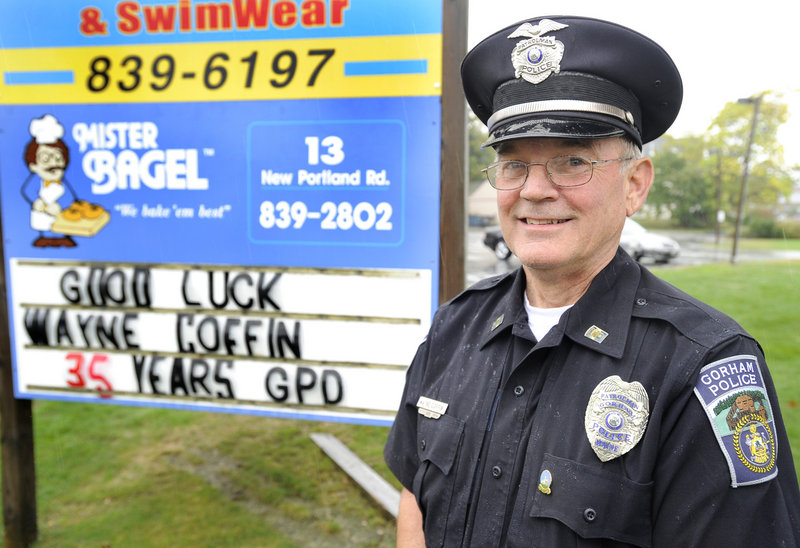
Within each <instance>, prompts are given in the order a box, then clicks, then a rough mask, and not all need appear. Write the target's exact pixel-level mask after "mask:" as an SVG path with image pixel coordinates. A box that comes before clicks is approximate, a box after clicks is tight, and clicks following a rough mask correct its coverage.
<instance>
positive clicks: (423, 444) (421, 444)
mask: <svg viewBox="0 0 800 548" xmlns="http://www.w3.org/2000/svg"><path fill="white" fill-rule="evenodd" d="M419 448H420V449H422V450H423V451H425V440H422V441H421V442H419Z"/></svg>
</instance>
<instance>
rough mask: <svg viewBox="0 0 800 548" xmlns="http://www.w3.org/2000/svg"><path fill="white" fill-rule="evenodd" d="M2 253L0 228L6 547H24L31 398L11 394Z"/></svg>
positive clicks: (32, 497) (31, 511)
mask: <svg viewBox="0 0 800 548" xmlns="http://www.w3.org/2000/svg"><path fill="white" fill-rule="evenodd" d="M6 295H7V293H6V272H5V254H4V253H3V233H2V229H0V428H2V459H3V464H2V467H3V473H2V476H3V524H4V527H5V544H4V545H5V548H26V547H27V546H29V545H30V544H31V543H32V542H33V541H34V540H36V537H37V535H38V529H37V526H36V469H35V465H34V460H33V454H34V453H33V415H32V412H31V407H32V406H31V400H21V399H17V398H15V397H14V380H13V376H12V371H11V337H10V333H9V325H8V303H7V299H6Z"/></svg>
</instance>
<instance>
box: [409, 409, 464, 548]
mask: <svg viewBox="0 0 800 548" xmlns="http://www.w3.org/2000/svg"><path fill="white" fill-rule="evenodd" d="M463 434H464V421H462V420H461V419H458V418H455V417H453V416H451V415H447V414H445V415H442V416H441V417H439V418H438V419H430V418H426V417H422V416H420V419H419V428H418V430H417V456H418V457H419V461H420V466H419V469H418V470H417V473H416V475H415V476H414V485H413V492H414V494H415V495H416V497H417V502H418V503H419V507H420V509H421V510H422V515H423V518H424V527H425V540H426V544H427V546H429V547H433V546H442V544H443V542H444V536H445V533H446V531H447V525H448V518H450V517H451V514H452V512H451V511H450V505H451V503H452V498H453V491H454V487H455V484H456V481H455V475H456V468H457V465H456V462H457V457H458V452H459V449H460V447H461V442H462V437H463Z"/></svg>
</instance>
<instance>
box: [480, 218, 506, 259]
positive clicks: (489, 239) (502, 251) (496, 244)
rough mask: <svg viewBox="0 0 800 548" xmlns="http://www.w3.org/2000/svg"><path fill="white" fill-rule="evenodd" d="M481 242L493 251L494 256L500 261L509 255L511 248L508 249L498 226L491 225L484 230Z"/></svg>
mask: <svg viewBox="0 0 800 548" xmlns="http://www.w3.org/2000/svg"><path fill="white" fill-rule="evenodd" d="M483 243H484V244H485V245H486V247H488V248H489V249H491V250H492V251H494V254H495V256H496V257H497V258H498V259H500V260H501V261H505V260H506V259H508V258H509V257H511V250H510V249H508V246H507V245H506V241H505V240H504V239H503V233H502V232H500V227H499V226H493V227H491V228H488V229H487V230H486V232H485V233H484V235H483Z"/></svg>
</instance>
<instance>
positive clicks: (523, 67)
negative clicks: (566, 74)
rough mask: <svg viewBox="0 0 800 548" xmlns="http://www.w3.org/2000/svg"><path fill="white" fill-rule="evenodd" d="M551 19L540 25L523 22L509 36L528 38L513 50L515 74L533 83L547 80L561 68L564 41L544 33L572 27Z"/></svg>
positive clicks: (512, 59) (543, 20) (543, 21)
mask: <svg viewBox="0 0 800 548" xmlns="http://www.w3.org/2000/svg"><path fill="white" fill-rule="evenodd" d="M568 26H569V25H564V24H562V23H556V22H555V21H552V20H550V19H542V20H541V21H539V23H538V24H537V25H531V24H530V23H523V24H521V25H520V26H519V28H517V30H515V31H514V32H512V33H511V34H510V35H509V36H508V37H509V38H527V40H521V41H519V42H517V45H516V47H515V48H514V50H513V51H512V52H511V64H512V65H514V76H515V77H516V78H519V77H520V76H521V77H522V78H523V79H525V80H527V81H528V82H530V83H531V84H538V83H539V82H542V81H544V80H545V79H546V78H547V77H548V76H550V75H551V74H552V73H554V72H555V73H557V72H559V71H560V70H561V58H562V57H563V56H564V44H563V43H562V42H559V41H558V40H556V39H555V38H553V37H552V36H542V35H543V34H546V33H548V32H553V31H556V30H561V29H563V28H566V27H568Z"/></svg>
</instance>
